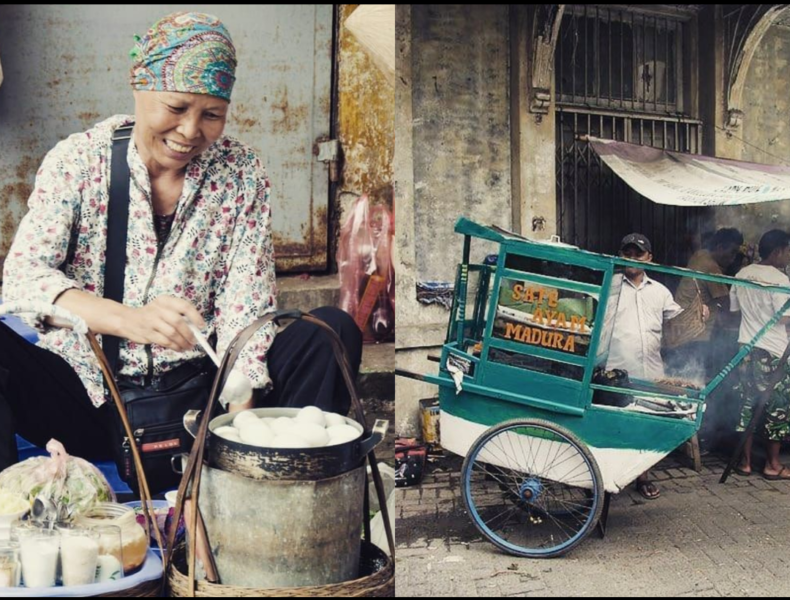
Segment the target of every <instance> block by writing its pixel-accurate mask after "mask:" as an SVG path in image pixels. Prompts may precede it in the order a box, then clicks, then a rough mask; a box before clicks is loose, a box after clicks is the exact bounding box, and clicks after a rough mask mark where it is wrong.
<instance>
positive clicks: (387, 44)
mask: <svg viewBox="0 0 790 600" xmlns="http://www.w3.org/2000/svg"><path fill="white" fill-rule="evenodd" d="M345 25H346V28H347V29H348V30H349V31H350V32H351V33H352V34H354V37H356V38H357V40H359V43H360V44H361V46H362V48H363V49H364V50H365V52H367V53H368V56H370V58H371V59H372V60H373V63H374V64H375V65H376V66H377V67H378V68H379V69H380V70H381V72H382V73H384V75H385V76H386V78H387V81H389V82H390V83H391V84H392V85H395V5H394V4H361V5H360V6H358V7H357V9H356V10H354V12H353V13H352V14H351V16H350V17H348V19H346V23H345Z"/></svg>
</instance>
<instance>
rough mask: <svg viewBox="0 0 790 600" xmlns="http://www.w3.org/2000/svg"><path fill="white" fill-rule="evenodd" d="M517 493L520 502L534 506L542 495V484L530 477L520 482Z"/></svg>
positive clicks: (535, 478)
mask: <svg viewBox="0 0 790 600" xmlns="http://www.w3.org/2000/svg"><path fill="white" fill-rule="evenodd" d="M518 493H519V496H520V497H521V499H522V500H524V501H525V502H529V503H531V504H534V503H535V502H537V501H538V500H539V499H540V496H541V494H542V493H543V484H542V483H541V482H540V479H538V478H537V477H530V478H529V479H525V480H524V481H523V482H522V484H521V486H519V489H518Z"/></svg>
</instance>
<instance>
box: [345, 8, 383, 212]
mask: <svg viewBox="0 0 790 600" xmlns="http://www.w3.org/2000/svg"><path fill="white" fill-rule="evenodd" d="M357 6H358V5H357V4H342V5H340V7H339V10H340V22H341V24H342V23H344V22H345V20H346V19H347V18H348V17H349V16H351V14H352V13H353V12H354V10H355V9H356V7H357ZM393 43H394V40H393ZM338 68H339V71H338V104H339V106H338V125H339V126H338V130H339V137H340V142H341V144H342V147H343V154H344V157H345V161H344V166H343V172H342V179H341V182H340V184H341V188H342V189H343V191H348V192H353V193H356V194H361V193H365V192H367V193H373V194H376V193H377V191H378V190H382V189H384V188H387V187H389V186H391V185H392V155H393V153H394V150H395V90H394V88H393V87H392V85H390V84H389V83H388V82H387V80H386V78H385V77H384V75H383V74H382V73H381V71H379V69H378V68H377V67H376V66H375V65H374V64H373V61H371V60H370V58H369V57H368V56H367V54H366V53H365V52H364V50H363V49H362V47H361V46H360V44H359V43H358V42H357V40H356V38H355V37H354V36H353V35H352V34H351V33H350V32H349V31H348V30H347V29H346V28H345V27H342V25H341V28H340V44H339V59H338ZM385 195H386V194H385ZM391 200H392V198H391V195H390V197H389V201H390V202H391Z"/></svg>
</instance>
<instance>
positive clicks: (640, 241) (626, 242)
mask: <svg viewBox="0 0 790 600" xmlns="http://www.w3.org/2000/svg"><path fill="white" fill-rule="evenodd" d="M626 246H636V247H637V248H639V249H640V250H642V251H643V252H650V253H651V254H652V252H653V247H652V246H651V245H650V240H649V239H647V237H646V236H644V235H642V234H641V233H629V234H628V235H627V236H625V237H624V238H623V241H622V242H620V251H621V252H622V251H623V249H625V247H626Z"/></svg>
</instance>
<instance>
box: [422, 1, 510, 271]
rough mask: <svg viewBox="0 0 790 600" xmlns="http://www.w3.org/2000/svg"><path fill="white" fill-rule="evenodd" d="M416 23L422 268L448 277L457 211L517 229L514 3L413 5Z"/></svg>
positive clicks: (455, 247)
mask: <svg viewBox="0 0 790 600" xmlns="http://www.w3.org/2000/svg"><path fill="white" fill-rule="evenodd" d="M411 22H412V78H413V88H412V89H413V94H412V102H413V105H414V109H413V110H414V115H413V117H414V121H413V123H414V132H413V136H414V182H415V183H414V186H415V192H414V205H415V215H414V217H415V222H416V229H415V235H416V238H415V242H416V244H417V247H418V248H419V249H420V252H419V253H418V255H417V272H418V273H419V277H420V278H421V279H423V280H440V281H448V280H449V281H451V280H452V279H453V278H454V276H453V271H452V270H449V271H448V266H449V264H451V263H452V262H454V260H455V257H457V256H458V255H459V252H460V248H461V239H460V238H459V237H458V236H455V235H453V234H452V226H453V223H454V222H455V220H456V218H457V217H459V216H461V215H464V216H468V217H472V218H474V219H476V220H478V221H482V222H483V223H487V224H490V223H496V224H498V225H501V226H503V227H508V228H511V227H512V223H511V220H512V217H511V209H510V195H511V189H510V106H509V94H508V87H509V71H508V56H509V43H508V36H507V31H508V7H507V5H491V6H481V5H474V6H459V5H442V6H438V5H415V6H413V7H412V21H411ZM448 258H451V260H450V261H449V263H448Z"/></svg>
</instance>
